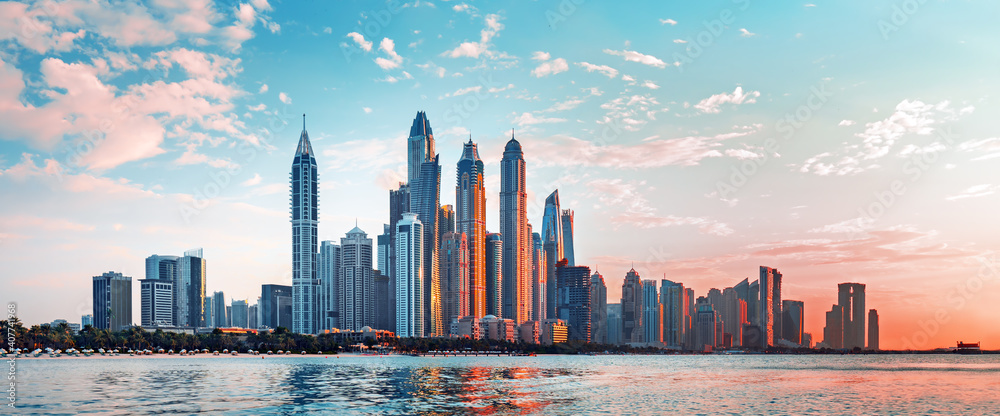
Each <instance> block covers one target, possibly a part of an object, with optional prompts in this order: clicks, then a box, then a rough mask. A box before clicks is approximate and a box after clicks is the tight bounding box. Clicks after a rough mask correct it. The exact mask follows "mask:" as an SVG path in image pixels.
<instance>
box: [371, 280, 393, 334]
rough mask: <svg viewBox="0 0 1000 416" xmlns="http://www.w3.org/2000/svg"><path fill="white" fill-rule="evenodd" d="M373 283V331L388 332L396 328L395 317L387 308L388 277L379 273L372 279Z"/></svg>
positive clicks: (390, 309)
mask: <svg viewBox="0 0 1000 416" xmlns="http://www.w3.org/2000/svg"><path fill="white" fill-rule="evenodd" d="M372 280H373V281H374V282H375V329H384V330H386V331H390V330H393V329H395V328H396V317H395V316H393V315H392V314H391V313H390V312H391V311H392V310H393V309H392V308H390V307H389V281H390V280H392V279H390V278H389V276H386V275H385V274H383V272H379V273H376V274H375V277H374V278H373V279H372Z"/></svg>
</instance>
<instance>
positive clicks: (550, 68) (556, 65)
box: [531, 54, 569, 78]
mask: <svg viewBox="0 0 1000 416" xmlns="http://www.w3.org/2000/svg"><path fill="white" fill-rule="evenodd" d="M546 55H548V54H546ZM568 70H569V64H567V63H566V60H565V59H563V58H557V59H554V60H552V61H548V62H542V63H541V64H539V65H538V67H536V68H535V69H533V70H531V75H532V76H534V77H536V78H541V77H545V76H549V75H555V74H558V73H560V72H566V71H568Z"/></svg>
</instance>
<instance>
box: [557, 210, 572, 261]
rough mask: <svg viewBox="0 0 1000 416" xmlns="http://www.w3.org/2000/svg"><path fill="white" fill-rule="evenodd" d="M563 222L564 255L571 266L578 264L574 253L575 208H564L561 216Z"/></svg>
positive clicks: (560, 219)
mask: <svg viewBox="0 0 1000 416" xmlns="http://www.w3.org/2000/svg"><path fill="white" fill-rule="evenodd" d="M559 221H561V222H562V240H563V257H564V258H565V259H566V260H567V261H568V262H569V265H570V266H575V265H576V256H575V255H574V254H573V253H574V250H573V210H571V209H564V210H562V215H561V216H560V217H559Z"/></svg>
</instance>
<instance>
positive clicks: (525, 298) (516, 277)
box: [500, 135, 532, 325]
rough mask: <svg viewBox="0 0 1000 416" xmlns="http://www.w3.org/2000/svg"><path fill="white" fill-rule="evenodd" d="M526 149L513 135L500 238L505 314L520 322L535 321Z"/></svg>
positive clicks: (504, 173) (503, 179) (504, 165)
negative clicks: (525, 160)
mask: <svg viewBox="0 0 1000 416" xmlns="http://www.w3.org/2000/svg"><path fill="white" fill-rule="evenodd" d="M527 208H528V191H527V185H526V184H525V163H524V152H523V151H522V150H521V143H518V141H517V140H516V139H514V137H513V135H512V136H511V138H510V141H508V142H507V145H506V147H505V148H504V152H503V158H502V159H501V160H500V238H502V239H503V283H502V290H501V292H502V293H503V300H502V302H501V303H502V305H501V314H502V316H503V318H505V319H513V320H514V322H515V323H516V324H518V325H520V324H521V323H522V322H525V321H528V320H531V307H532V298H531V288H532V282H531V254H532V242H531V233H530V231H528V230H529V229H528V213H527Z"/></svg>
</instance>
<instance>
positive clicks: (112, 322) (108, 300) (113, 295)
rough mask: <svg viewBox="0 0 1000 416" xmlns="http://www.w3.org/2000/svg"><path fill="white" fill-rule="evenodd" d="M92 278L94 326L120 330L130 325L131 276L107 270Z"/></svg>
mask: <svg viewBox="0 0 1000 416" xmlns="http://www.w3.org/2000/svg"><path fill="white" fill-rule="evenodd" d="M93 280H94V287H93V289H94V327H95V328H97V329H109V330H111V331H121V330H123V329H127V328H128V327H130V326H132V278H131V277H128V276H123V275H122V274H121V273H117V272H107V273H104V274H102V275H100V276H94V279H93Z"/></svg>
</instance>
